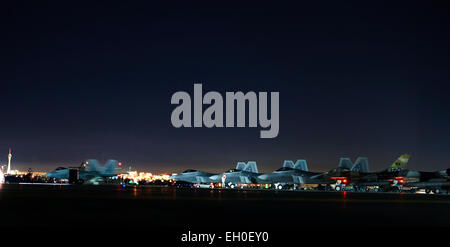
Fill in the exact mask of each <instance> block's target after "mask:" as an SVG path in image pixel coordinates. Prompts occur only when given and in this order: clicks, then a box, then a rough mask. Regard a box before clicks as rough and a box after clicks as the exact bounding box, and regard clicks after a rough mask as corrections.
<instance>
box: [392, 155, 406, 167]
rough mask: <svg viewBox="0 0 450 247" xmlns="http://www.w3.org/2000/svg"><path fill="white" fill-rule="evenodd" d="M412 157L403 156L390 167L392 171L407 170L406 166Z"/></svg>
mask: <svg viewBox="0 0 450 247" xmlns="http://www.w3.org/2000/svg"><path fill="white" fill-rule="evenodd" d="M410 157H411V155H409V154H403V155H401V156H400V157H398V159H397V160H396V161H394V163H392V165H391V166H390V167H389V168H391V169H405V168H406V165H407V164H408V161H409V158H410Z"/></svg>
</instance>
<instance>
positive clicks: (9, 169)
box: [6, 148, 12, 174]
mask: <svg viewBox="0 0 450 247" xmlns="http://www.w3.org/2000/svg"><path fill="white" fill-rule="evenodd" d="M11 158H12V154H11V148H9V154H8V170H6V173H7V174H10V173H11Z"/></svg>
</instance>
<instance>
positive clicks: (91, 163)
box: [85, 159, 101, 172]
mask: <svg viewBox="0 0 450 247" xmlns="http://www.w3.org/2000/svg"><path fill="white" fill-rule="evenodd" d="M85 164H86V168H87V170H88V171H91V172H100V170H101V169H100V163H99V162H98V160H95V159H88V160H87V161H86V163H85Z"/></svg>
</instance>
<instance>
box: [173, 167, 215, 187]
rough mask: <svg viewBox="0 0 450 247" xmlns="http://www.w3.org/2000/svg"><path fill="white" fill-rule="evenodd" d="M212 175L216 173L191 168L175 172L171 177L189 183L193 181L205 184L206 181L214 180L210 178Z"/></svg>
mask: <svg viewBox="0 0 450 247" xmlns="http://www.w3.org/2000/svg"><path fill="white" fill-rule="evenodd" d="M212 175H214V174H213V173H208V172H202V171H198V170H193V169H189V170H186V171H184V172H182V173H180V174H174V175H172V176H170V178H171V179H173V180H175V181H181V182H187V183H192V184H202V183H203V184H204V183H211V182H212V180H211V179H210V178H209V177H210V176H212Z"/></svg>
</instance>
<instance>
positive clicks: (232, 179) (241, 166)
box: [210, 161, 260, 188]
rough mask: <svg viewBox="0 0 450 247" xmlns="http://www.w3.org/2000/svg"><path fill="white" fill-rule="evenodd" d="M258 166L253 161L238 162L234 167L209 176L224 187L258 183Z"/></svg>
mask: <svg viewBox="0 0 450 247" xmlns="http://www.w3.org/2000/svg"><path fill="white" fill-rule="evenodd" d="M259 175H260V174H259V173H258V167H257V165H256V162H255V161H249V162H247V163H245V162H238V163H237V166H236V169H231V170H228V171H226V172H224V173H221V174H216V175H213V176H211V177H210V179H211V180H212V181H213V182H215V183H222V186H223V185H225V186H224V187H230V188H236V187H237V186H238V185H242V184H258V183H259V179H258V176H259Z"/></svg>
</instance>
